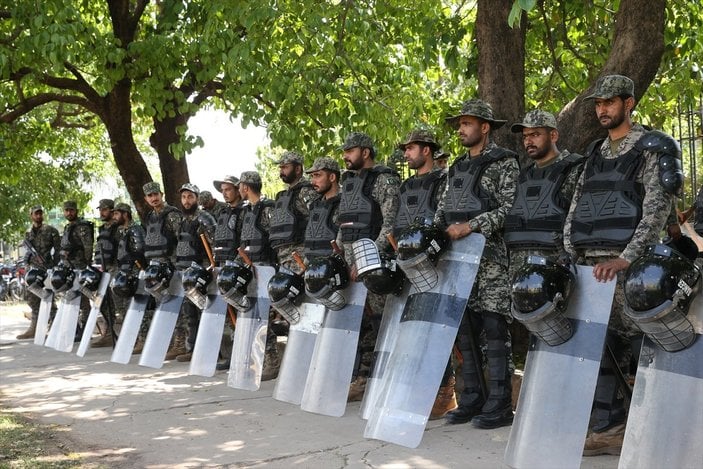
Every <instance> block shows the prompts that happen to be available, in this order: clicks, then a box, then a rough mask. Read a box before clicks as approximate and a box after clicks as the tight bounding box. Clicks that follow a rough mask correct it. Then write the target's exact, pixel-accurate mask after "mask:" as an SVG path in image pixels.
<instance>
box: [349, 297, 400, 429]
mask: <svg viewBox="0 0 703 469" xmlns="http://www.w3.org/2000/svg"><path fill="white" fill-rule="evenodd" d="M411 289H412V286H411V285H410V284H409V283H406V284H405V285H404V287H403V291H402V292H401V293H400V294H399V295H388V296H386V304H385V306H384V307H383V318H382V319H381V327H380V328H379V330H378V337H377V338H376V345H375V347H374V351H373V361H374V363H373V369H372V370H371V374H370V375H369V378H368V381H366V392H364V397H363V399H362V400H361V407H360V409H359V414H360V415H361V418H362V419H364V420H367V419H368V418H369V416H370V415H371V411H372V410H373V408H374V407H375V405H376V401H377V400H378V396H379V395H380V393H381V384H380V383H381V380H382V379H383V375H384V374H385V371H386V365H388V358H389V357H390V356H391V351H393V347H395V343H396V339H397V338H398V329H399V327H400V316H401V314H403V308H404V306H405V302H406V301H407V299H408V293H409V292H410V290H411Z"/></svg>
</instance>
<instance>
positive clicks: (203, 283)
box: [183, 262, 212, 294]
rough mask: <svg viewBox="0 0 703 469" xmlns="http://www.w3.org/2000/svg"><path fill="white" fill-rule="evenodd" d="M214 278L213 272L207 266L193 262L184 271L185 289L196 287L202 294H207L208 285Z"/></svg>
mask: <svg viewBox="0 0 703 469" xmlns="http://www.w3.org/2000/svg"><path fill="white" fill-rule="evenodd" d="M211 280H212V272H210V271H209V270H208V269H206V268H205V267H203V266H201V265H199V264H197V263H195V262H193V263H192V264H191V266H190V267H188V268H187V269H186V270H185V271H184V272H183V290H185V291H188V290H190V289H193V288H194V289H196V290H197V291H199V292H200V293H202V294H207V286H208V284H209V283H210V281H211Z"/></svg>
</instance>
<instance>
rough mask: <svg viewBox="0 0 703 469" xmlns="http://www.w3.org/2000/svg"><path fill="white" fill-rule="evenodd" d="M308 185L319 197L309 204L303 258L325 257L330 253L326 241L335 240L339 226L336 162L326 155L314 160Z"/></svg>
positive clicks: (309, 172)
mask: <svg viewBox="0 0 703 469" xmlns="http://www.w3.org/2000/svg"><path fill="white" fill-rule="evenodd" d="M305 173H306V174H309V175H310V183H311V185H312V188H313V190H314V191H315V192H317V193H318V194H319V195H320V198H319V199H316V200H314V201H313V202H312V204H310V218H309V220H308V224H307V228H306V229H305V250H304V253H305V258H306V259H307V260H308V261H309V260H310V259H312V258H313V257H327V256H329V255H331V254H332V244H331V243H330V241H333V240H336V239H337V232H338V231H339V226H338V225H337V216H338V213H339V210H338V209H339V199H340V194H339V177H340V168H339V163H337V162H336V161H335V160H334V159H332V158H330V157H329V156H322V157H320V158H317V159H316V160H315V161H314V162H313V164H312V167H311V168H310V169H308V170H307V171H305Z"/></svg>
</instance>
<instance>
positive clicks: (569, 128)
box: [557, 0, 666, 153]
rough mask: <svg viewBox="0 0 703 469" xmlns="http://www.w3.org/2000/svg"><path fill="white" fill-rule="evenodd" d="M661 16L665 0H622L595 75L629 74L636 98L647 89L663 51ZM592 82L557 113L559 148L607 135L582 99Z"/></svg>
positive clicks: (572, 147)
mask: <svg viewBox="0 0 703 469" xmlns="http://www.w3.org/2000/svg"><path fill="white" fill-rule="evenodd" d="M665 18H666V1H665V0H622V1H621V2H620V8H619V9H618V12H617V14H616V16H615V25H614V27H615V33H614V35H613V47H612V49H611V51H610V55H609V56H608V59H607V60H606V62H605V65H604V66H603V69H602V70H601V71H600V74H599V76H603V75H611V74H618V75H626V76H628V77H630V78H631V79H632V81H634V82H635V100H636V101H639V99H640V98H641V97H642V95H643V94H644V93H645V91H647V87H648V86H649V84H650V83H652V80H654V77H655V76H656V74H657V70H658V69H659V64H660V63H661V59H662V55H663V54H664V27H665V24H664V21H665ZM594 86H595V80H594V82H593V83H592V84H591V86H590V87H589V88H588V89H587V90H585V91H584V92H583V93H581V95H579V96H578V97H576V98H575V99H573V100H572V101H571V102H570V103H568V104H567V105H566V106H565V107H564V109H562V111H561V112H560V113H559V116H558V118H557V123H558V125H559V129H560V130H561V132H560V139H559V147H560V148H568V149H569V150H571V151H574V152H579V153H583V152H584V151H585V149H586V147H587V146H588V144H589V143H590V142H591V141H593V140H594V139H596V138H601V137H605V136H606V135H607V132H606V131H605V130H603V129H602V128H601V127H600V124H599V123H598V120H597V119H596V114H595V111H594V107H593V102H592V101H590V100H588V101H584V99H583V98H584V97H585V96H588V95H589V94H591V92H592V91H593V88H594Z"/></svg>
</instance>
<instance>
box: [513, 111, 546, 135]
mask: <svg viewBox="0 0 703 469" xmlns="http://www.w3.org/2000/svg"><path fill="white" fill-rule="evenodd" d="M539 127H546V128H549V129H556V128H557V120H556V119H555V118H554V115H553V114H552V113H550V112H547V111H540V110H539V109H534V110H532V111H530V112H528V113H527V114H525V118H524V119H522V122H518V123H515V124H513V125H511V126H510V130H511V131H512V132H515V133H517V132H522V129H524V128H528V129H536V128H539Z"/></svg>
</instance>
